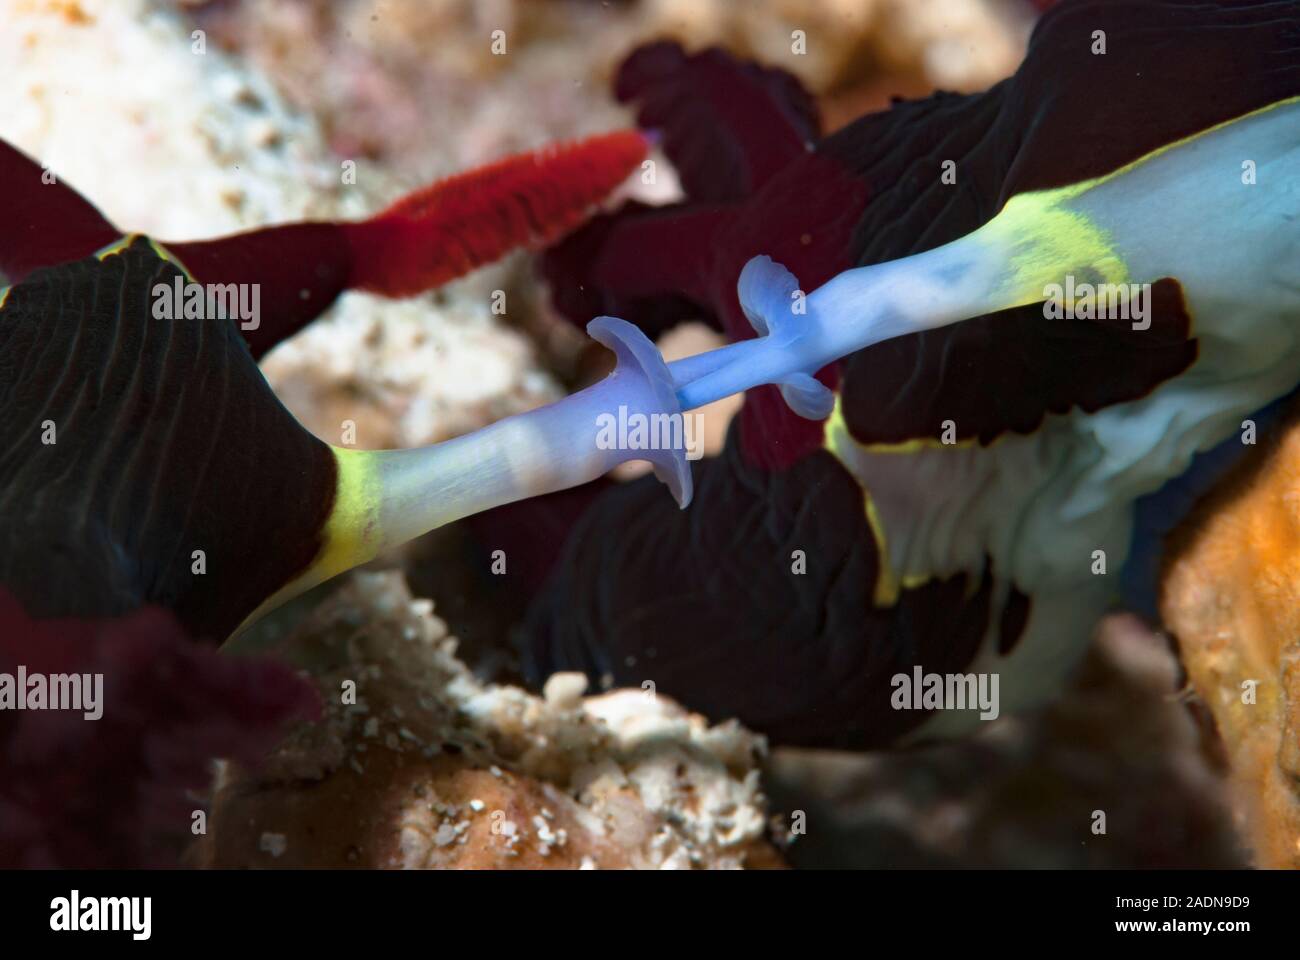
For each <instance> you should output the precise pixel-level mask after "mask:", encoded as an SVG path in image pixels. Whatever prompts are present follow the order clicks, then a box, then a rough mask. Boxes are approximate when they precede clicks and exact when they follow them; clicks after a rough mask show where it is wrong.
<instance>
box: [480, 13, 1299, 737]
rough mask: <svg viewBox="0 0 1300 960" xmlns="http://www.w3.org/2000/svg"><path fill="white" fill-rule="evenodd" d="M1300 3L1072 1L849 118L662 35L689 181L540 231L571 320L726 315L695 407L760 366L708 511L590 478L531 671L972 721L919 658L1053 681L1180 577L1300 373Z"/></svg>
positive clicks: (1030, 694) (704, 498) (548, 586)
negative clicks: (1021, 50) (552, 239)
mask: <svg viewBox="0 0 1300 960" xmlns="http://www.w3.org/2000/svg"><path fill="white" fill-rule="evenodd" d="M1297 35H1300V5H1298V4H1296V3H1294V2H1274V3H1257V4H1239V3H1206V2H1200V0H1141V2H1139V0H1074V2H1066V3H1061V4H1058V5H1056V6H1054V7H1053V9H1052V10H1051V11H1050V12H1048V13H1047V14H1046V15H1045V16H1044V17H1043V18H1042V19H1041V20H1040V21H1039V23H1038V25H1037V27H1036V28H1035V30H1034V33H1033V36H1032V38H1031V40H1030V43H1029V47H1028V51H1027V54H1026V57H1025V60H1024V62H1023V63H1022V64H1021V66H1020V67H1019V69H1018V70H1017V71H1016V73H1015V75H1014V76H1012V77H1010V78H1008V79H1007V80H1006V81H1004V82H1002V83H999V84H996V85H995V86H993V87H992V88H990V89H989V90H988V91H985V92H983V93H979V94H970V95H955V94H948V93H939V94H935V95H934V96H931V97H929V98H925V99H921V100H916V101H896V102H894V103H893V104H892V105H891V106H890V108H889V109H887V110H881V111H879V112H876V113H872V114H868V115H865V116H863V117H860V118H858V119H857V120H855V121H852V122H850V123H849V124H847V125H845V126H844V127H842V128H840V129H838V130H837V131H835V132H834V133H831V134H829V135H825V136H823V135H821V134H820V131H819V129H818V124H817V120H816V113H815V109H813V108H812V106H811V105H810V102H809V100H808V98H806V95H804V94H803V93H802V91H801V90H800V89H799V87H798V84H797V83H796V82H795V81H794V80H793V78H791V77H789V76H775V74H779V71H775V70H773V69H771V68H761V67H756V66H755V65H753V64H746V63H741V62H737V61H735V60H733V59H731V58H729V57H728V55H727V54H725V53H723V52H721V51H717V50H713V51H705V52H703V53H698V54H686V53H685V52H684V51H682V50H681V49H680V48H678V47H676V46H674V45H671V44H655V45H651V46H648V47H645V48H642V49H639V50H637V51H635V52H634V53H633V54H632V55H631V56H630V57H629V58H628V60H627V61H626V62H625V63H624V64H623V66H622V67H621V68H620V71H619V74H618V77H617V80H616V86H615V89H616V92H617V95H618V96H619V98H620V99H622V100H625V101H631V102H633V103H634V104H635V105H636V108H637V110H638V120H639V122H641V123H642V124H643V125H646V126H653V127H655V128H656V129H661V130H663V131H665V134H664V141H663V142H664V144H665V149H666V150H667V151H668V153H669V157H670V159H671V160H672V161H673V162H674V164H676V165H677V166H678V168H679V169H680V170H681V171H682V182H683V185H684V187H685V192H686V199H685V200H683V201H681V202H679V203H675V204H672V205H668V206H665V207H658V208H646V207H644V206H638V205H635V204H629V205H627V206H625V207H624V208H623V209H622V210H618V211H615V212H613V213H610V214H608V215H605V216H602V217H601V218H598V219H597V220H596V221H594V222H593V223H592V224H590V225H588V226H587V227H585V228H583V229H582V230H580V231H578V232H577V233H576V234H574V235H573V236H571V237H569V238H567V239H566V240H565V241H563V242H561V243H560V244H558V245H557V247H556V248H554V249H553V250H551V251H548V252H547V254H546V255H545V256H544V258H543V266H544V269H545V271H546V273H547V276H548V278H549V279H550V280H551V282H552V284H553V286H554V287H555V288H556V289H557V291H558V294H557V302H558V304H559V306H560V308H561V309H562V310H563V311H564V312H565V313H566V314H567V315H568V316H570V318H571V319H574V320H580V319H581V317H582V316H583V308H590V307H592V306H597V305H598V306H599V308H600V310H601V311H603V312H609V313H616V314H618V315H620V316H624V317H626V318H628V319H631V320H633V321H634V322H636V323H638V325H640V326H642V327H643V328H644V329H646V330H648V331H652V332H653V333H654V334H655V335H658V334H659V333H660V332H662V331H664V330H666V329H667V328H668V327H670V326H671V325H672V322H673V317H674V316H678V317H680V316H690V317H702V318H703V319H704V320H705V321H706V322H710V323H712V324H713V325H714V326H716V327H717V328H718V329H719V330H720V331H721V332H722V333H723V334H725V335H726V336H727V337H728V338H729V339H730V340H731V341H733V342H732V343H731V344H730V345H728V346H726V347H724V348H722V349H721V350H718V351H715V352H713V353H710V354H707V355H704V356H701V357H694V358H688V359H687V360H683V361H678V362H676V363H673V364H670V370H671V372H672V374H673V377H674V382H675V384H676V386H677V388H678V397H679V401H680V403H681V406H682V407H683V409H687V408H691V407H693V406H694V405H695V404H697V403H705V402H707V401H709V400H711V399H714V398H716V397H720V396H724V395H727V394H729V393H732V392H734V391H738V390H745V391H747V397H746V401H745V404H744V406H743V408H742V409H741V411H740V414H739V415H738V417H737V422H736V423H735V424H734V425H733V427H732V430H731V432H730V433H729V435H728V438H727V444H726V448H725V450H724V453H723V455H722V456H720V457H718V458H716V459H706V460H705V461H704V462H702V463H700V464H698V465H696V467H695V481H696V501H695V507H694V508H693V509H692V511H691V516H690V517H683V518H675V517H674V516H672V515H671V514H670V513H669V512H668V509H667V505H663V506H657V505H656V502H657V501H656V495H655V491H654V490H653V489H652V488H651V487H650V486H648V485H647V484H644V483H643V484H640V485H639V486H637V485H635V484H633V485H625V486H623V487H620V488H616V489H610V490H605V491H602V492H600V494H599V496H596V497H593V498H592V500H591V501H590V503H589V504H588V505H587V506H586V510H585V512H584V513H583V514H581V515H580V516H579V518H578V519H577V521H576V523H572V532H571V534H570V536H569V539H568V541H567V542H566V544H565V547H564V549H563V550H562V551H561V552H560V553H559V555H558V557H557V558H556V559H555V561H554V562H553V563H552V564H551V566H550V568H549V569H544V570H543V575H542V577H538V578H537V583H538V586H537V587H536V588H534V589H535V590H536V593H535V595H534V599H533V601H532V605H531V607H530V610H529V613H528V618H527V623H526V629H525V631H523V633H522V637H521V653H522V658H523V662H524V665H525V670H526V673H527V674H528V675H529V676H530V677H531V678H532V679H534V680H535V681H537V682H540V681H541V680H543V679H544V678H545V677H546V676H547V675H548V674H549V673H551V672H553V671H555V670H583V671H585V672H586V673H587V674H588V675H589V676H590V677H592V678H599V677H606V678H608V679H609V680H611V681H612V682H613V683H615V684H634V685H638V684H641V683H643V682H645V681H647V680H648V681H651V682H653V683H655V684H656V687H657V689H660V690H664V691H668V692H670V693H672V695H674V696H675V697H677V698H678V699H680V700H682V701H683V702H685V703H687V704H688V705H689V706H691V707H692V708H694V709H697V710H699V711H700V712H702V713H705V714H707V715H709V716H711V717H718V718H722V717H730V716H735V717H738V718H740V719H741V720H742V721H743V722H744V723H746V724H747V725H748V726H750V727H751V728H753V729H758V730H761V731H763V732H764V733H766V734H768V735H769V736H771V737H772V738H773V739H774V740H775V741H777V742H784V743H793V744H808V745H819V746H838V747H847V748H863V747H876V746H884V745H887V744H889V743H891V742H895V741H896V740H898V739H899V738H900V737H902V736H907V735H916V734H918V733H919V734H926V733H945V732H953V731H955V730H956V729H959V728H969V726H970V725H971V723H972V722H973V721H974V719H975V717H976V716H977V712H975V713H973V712H972V711H970V710H963V709H960V708H956V709H946V710H945V709H936V708H935V707H934V706H933V705H925V704H921V705H920V706H919V707H918V708H912V707H913V705H911V704H905V705H902V706H900V705H899V704H898V703H897V702H895V698H894V694H895V693H896V692H897V691H896V690H895V689H894V687H893V686H892V684H893V681H894V680H895V679H896V678H898V677H900V676H902V677H904V678H905V679H910V678H911V677H912V676H913V671H915V670H916V669H918V668H919V669H921V670H922V671H923V672H924V674H926V675H938V676H944V675H954V676H971V677H974V676H975V675H976V674H978V675H980V676H986V677H992V676H997V677H999V678H1000V681H1001V699H1002V707H1003V711H1004V712H1010V711H1012V710H1014V709H1016V708H1017V707H1026V706H1031V705H1034V704H1039V703H1042V702H1044V701H1045V700H1048V699H1050V698H1051V697H1052V696H1053V695H1054V694H1055V693H1056V692H1057V691H1058V690H1059V689H1060V686H1061V683H1062V681H1063V680H1064V678H1065V677H1066V676H1067V675H1068V673H1069V671H1070V670H1071V669H1072V667H1073V666H1074V665H1075V664H1076V663H1077V662H1078V660H1079V656H1080V653H1081V651H1083V650H1085V649H1086V648H1087V644H1088V640H1089V638H1090V637H1091V636H1092V633H1093V631H1094V629H1095V627H1096V624H1097V621H1098V619H1099V617H1100V616H1101V615H1102V614H1103V613H1105V612H1106V611H1107V610H1109V609H1112V608H1113V607H1115V606H1117V605H1118V604H1119V603H1120V602H1121V598H1122V600H1123V602H1124V603H1125V604H1128V605H1131V606H1134V607H1136V608H1138V609H1142V610H1144V611H1146V612H1148V613H1149V612H1152V611H1153V609H1154V603H1153V600H1154V597H1153V594H1154V587H1155V583H1156V577H1155V574H1156V569H1155V568H1156V563H1157V561H1158V557H1159V543H1160V538H1161V537H1162V536H1163V533H1164V532H1165V531H1167V530H1168V529H1169V528H1170V527H1171V526H1172V525H1173V524H1175V523H1177V522H1178V518H1179V517H1180V516H1182V515H1183V514H1184V513H1185V511H1186V507H1187V505H1188V502H1189V501H1191V500H1194V499H1195V498H1196V497H1197V496H1200V495H1201V494H1203V493H1204V492H1205V491H1206V490H1207V489H1208V487H1209V485H1211V484H1212V483H1213V482H1214V480H1215V478H1216V477H1217V476H1219V475H1221V472H1222V470H1223V469H1225V468H1226V465H1227V464H1229V463H1230V462H1231V460H1232V459H1233V457H1234V455H1237V454H1240V452H1241V450H1242V438H1241V436H1239V433H1241V432H1242V431H1243V430H1244V429H1245V428H1244V427H1243V424H1247V423H1249V424H1250V425H1251V429H1252V430H1253V429H1254V428H1255V427H1258V430H1259V434H1258V435H1259V438H1260V439H1261V442H1262V441H1263V440H1264V439H1266V436H1267V430H1268V429H1270V428H1269V427H1268V424H1270V423H1272V422H1273V421H1272V420H1271V419H1270V418H1271V417H1272V416H1273V413H1274V412H1275V411H1276V408H1277V405H1278V404H1281V403H1284V402H1285V398H1286V397H1287V396H1288V395H1290V394H1291V393H1292V391H1294V390H1295V388H1296V385H1297V382H1300V358H1298V357H1297V347H1296V341H1297V337H1296V333H1297V330H1296V319H1297V316H1298V315H1300V304H1298V303H1297V294H1298V293H1300V290H1298V289H1297V287H1298V285H1297V283H1296V279H1295V278H1296V269H1295V264H1296V262H1297V260H1296V251H1297V249H1300V244H1298V241H1300V237H1297V228H1296V223H1297V219H1298V214H1300V201H1298V200H1297V191H1298V190H1300V178H1297V175H1296V171H1297V153H1296V150H1297V136H1298V135H1297V134H1296V132H1295V131H1296V130H1297V129H1298V128H1300V124H1297V103H1296V98H1297V97H1298V96H1300V61H1297V60H1296V58H1295V55H1294V50H1295V38H1296V36H1297ZM701 143H705V144H708V145H709V147H710V148H709V149H708V150H704V149H701V148H700V144H701ZM660 251H672V252H673V256H672V257H669V256H667V255H664V254H662V253H661V252H660ZM778 265H783V266H778ZM737 277H740V278H741V280H740V283H739V286H738V285H737V282H736V279H737ZM1118 291H1123V292H1124V293H1125V294H1127V296H1126V297H1120V296H1119V295H1118ZM1135 291H1136V294H1137V295H1136V297H1135V296H1134V295H1133V294H1134V292H1135ZM1098 294H1100V295H1101V296H1100V297H1099V296H1098ZM755 334H757V336H755ZM769 383H773V384H776V385H777V387H778V389H775V390H774V389H771V388H769V387H768V386H766V384H769ZM828 414H829V416H828ZM822 418H826V419H825V420H824V421H823V419H822ZM1253 436H1254V434H1252V437H1253ZM566 507H567V505H566ZM538 509H540V506H539V508H538ZM519 513H520V511H515V512H512V513H511V514H510V516H511V518H513V519H514V520H515V522H516V524H521V521H520V519H519ZM490 521H491V517H488V518H484V519H483V520H481V521H477V522H475V525H476V526H482V527H488V526H489V523H490ZM571 522H572V521H571ZM521 525H522V524H521ZM611 529H635V530H636V531H637V532H638V541H637V544H636V546H635V548H633V547H632V546H630V545H623V544H621V543H620V542H617V541H616V542H607V541H606V542H602V541H601V540H600V531H602V530H611ZM488 532H489V533H491V534H492V535H493V537H494V538H495V541H496V542H500V540H501V537H502V536H503V535H504V534H507V533H508V530H503V529H502V526H501V525H500V524H498V525H497V526H496V527H495V528H492V529H489V530H488Z"/></svg>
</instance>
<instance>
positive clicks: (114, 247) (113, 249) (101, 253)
mask: <svg viewBox="0 0 1300 960" xmlns="http://www.w3.org/2000/svg"><path fill="white" fill-rule="evenodd" d="M136 240H144V241H145V242H146V243H148V244H149V246H150V247H151V248H152V249H153V252H154V253H156V254H157V255H158V259H160V260H166V261H167V262H168V263H170V264H171V265H172V266H174V267H175V268H176V269H177V270H179V271H180V272H181V273H183V274H185V279H186V280H188V281H190V282H193V281H194V274H192V273H190V271H189V270H188V269H186V267H185V264H184V263H182V262H181V260H180V258H179V257H178V256H176V254H174V253H172V252H171V251H170V250H168V249H167V248H166V247H165V246H163V245H162V244H161V243H159V242H158V241H157V240H155V239H154V238H153V237H150V236H148V235H146V234H143V233H128V234H124V235H123V236H122V237H121V238H120V239H118V240H114V241H113V242H112V243H110V244H109V245H108V246H106V247H101V248H100V249H98V250H96V251H95V259H96V260H101V261H102V260H104V259H106V258H108V257H112V256H116V255H117V254H119V253H121V252H122V251H123V250H125V249H126V248H127V247H129V246H130V245H131V244H132V243H134V242H135V241H136Z"/></svg>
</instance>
